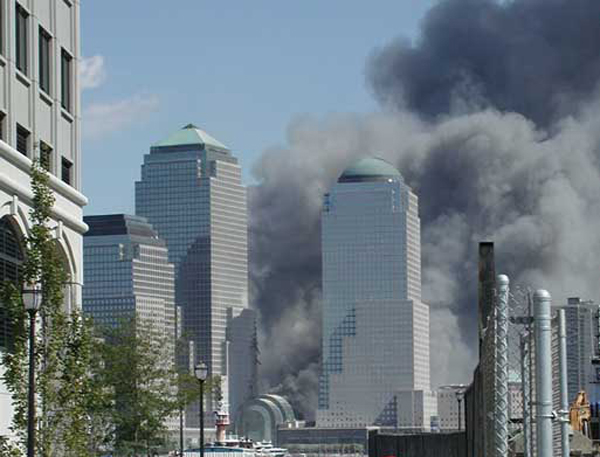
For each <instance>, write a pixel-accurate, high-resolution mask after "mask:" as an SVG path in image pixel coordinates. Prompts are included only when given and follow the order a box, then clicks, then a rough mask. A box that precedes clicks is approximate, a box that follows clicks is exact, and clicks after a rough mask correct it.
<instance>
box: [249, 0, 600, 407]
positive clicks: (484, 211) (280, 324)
mask: <svg viewBox="0 0 600 457" xmlns="http://www.w3.org/2000/svg"><path fill="white" fill-rule="evenodd" d="M599 13H600V2H598V1H597V0H589V1H588V0H543V1H541V0H540V1H538V0H518V1H513V2H504V3H497V2H493V1H491V0H479V1H476V0H446V1H442V2H440V3H439V4H438V5H437V6H435V7H434V8H432V10H431V11H430V12H429V13H428V15H427V16H426V18H425V20H424V23H423V29H422V36H421V37H420V39H419V40H418V41H417V43H416V44H415V45H411V44H408V43H407V42H395V43H393V44H391V45H390V46H388V47H387V48H385V49H383V50H380V51H378V52H377V53H376V55H375V56H374V57H373V58H372V59H371V60H370V62H369V66H368V75H369V81H370V83H371V85H372V87H373V89H374V91H375V93H376V95H377V97H378V98H379V99H380V100H381V101H382V102H383V106H384V108H385V109H386V110H389V108H392V110H391V111H386V112H384V113H380V114H373V115H364V116H358V115H348V116H332V117H328V118H326V119H313V118H309V117H305V118H301V119H296V120H294V121H292V122H291V124H290V127H289V132H288V141H287V142H288V144H287V145H286V146H285V147H279V148H272V149H270V150H268V151H266V152H265V153H264V154H263V156H262V158H261V160H260V161H259V163H258V164H257V165H256V167H255V169H254V174H255V177H256V178H257V180H258V184H257V185H256V186H255V187H253V188H252V189H251V193H250V215H251V235H250V243H251V274H252V278H251V279H252V297H253V302H254V304H255V306H256V307H257V308H258V309H259V310H260V312H261V318H262V334H261V335H262V337H261V349H262V363H263V365H262V370H261V373H262V376H263V381H264V383H265V388H268V389H274V390H276V391H278V392H280V393H283V394H285V395H287V396H289V397H290V399H291V400H292V401H293V403H294V405H295V406H296V408H297V409H299V410H300V411H301V412H303V413H304V415H305V416H306V417H308V418H310V417H312V414H314V408H315V404H316V403H315V399H316V380H317V370H318V363H319V356H320V350H319V344H320V309H321V283H320V279H321V265H320V207H321V196H322V194H323V193H324V192H326V191H327V189H328V188H329V187H330V186H331V185H332V184H333V183H334V182H335V180H336V178H337V177H338V175H339V174H340V173H341V172H342V171H343V169H344V168H345V167H347V166H348V165H349V164H350V163H352V161H353V160H355V159H356V158H358V157H361V156H364V155H380V156H382V157H383V158H385V159H387V160H389V161H391V162H392V163H394V164H396V165H397V166H398V169H399V170H400V171H401V173H402V174H403V175H404V177H405V179H406V181H407V182H408V183H409V185H411V186H412V187H413V189H414V190H415V192H416V193H417V195H418V196H419V203H420V209H421V223H422V243H423V246H422V256H423V288H424V299H425V301H427V302H428V303H430V305H431V320H432V324H431V325H432V336H433V338H432V379H433V384H434V385H439V384H443V383H448V382H468V380H469V379H470V376H471V369H472V367H473V365H474V362H475V360H474V354H475V352H474V351H473V348H474V347H475V331H476V326H475V319H476V311H475V310H476V304H475V297H476V277H477V274H476V261H477V259H476V247H477V242H478V241H480V240H494V241H495V242H496V245H497V251H498V252H499V254H500V258H499V269H500V270H501V271H502V272H505V273H507V274H509V275H510V276H511V278H512V279H513V281H514V282H519V283H522V284H527V285H531V286H532V287H535V288H537V287H544V288H548V289H550V291H551V292H552V293H553V295H554V296H555V298H556V300H557V301H559V302H560V301H562V300H564V299H565V297H567V296H576V295H580V296H582V297H586V298H595V299H600V285H599V282H598V281H597V276H598V271H599V269H600V256H599V255H598V253H599V252H600V232H599V231H598V230H597V229H596V227H598V224H599V223H600V199H599V198H598V195H600V170H599V163H600V118H599V116H598V115H599V114H600V98H599V97H598V96H597V84H598V80H599V78H600V70H599V68H600V67H599V65H600V46H598V47H595V43H597V42H598V41H599V40H598V39H599V38H600V22H598V21H597V18H598V17H600V14H599Z"/></svg>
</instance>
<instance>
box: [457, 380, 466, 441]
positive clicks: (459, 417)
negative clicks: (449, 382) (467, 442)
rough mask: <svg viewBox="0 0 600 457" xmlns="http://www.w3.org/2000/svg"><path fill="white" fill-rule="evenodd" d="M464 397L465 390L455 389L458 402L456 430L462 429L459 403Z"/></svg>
mask: <svg viewBox="0 0 600 457" xmlns="http://www.w3.org/2000/svg"><path fill="white" fill-rule="evenodd" d="M464 397H465V391H464V390H463V389H459V390H457V391H456V401H457V402H458V430H459V431H460V430H462V407H461V403H462V401H463V398H464Z"/></svg>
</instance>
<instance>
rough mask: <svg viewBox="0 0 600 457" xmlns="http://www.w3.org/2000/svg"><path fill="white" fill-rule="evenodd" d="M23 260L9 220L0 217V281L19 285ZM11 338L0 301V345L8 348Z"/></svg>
mask: <svg viewBox="0 0 600 457" xmlns="http://www.w3.org/2000/svg"><path fill="white" fill-rule="evenodd" d="M23 260H24V256H23V250H22V249H21V243H20V242H19V236H18V235H17V232H16V231H15V229H14V228H13V224H12V223H11V222H10V220H9V219H8V218H7V217H4V218H2V219H0V283H2V284H4V283H5V282H6V281H9V282H12V283H13V284H14V285H15V286H17V287H19V280H20V278H21V273H22V265H23ZM11 340H12V325H11V320H10V319H9V316H8V315H7V313H6V309H4V306H3V305H2V303H0V347H3V348H9V347H10V343H11Z"/></svg>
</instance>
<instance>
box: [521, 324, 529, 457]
mask: <svg viewBox="0 0 600 457" xmlns="http://www.w3.org/2000/svg"><path fill="white" fill-rule="evenodd" d="M528 338H529V337H528V336H525V335H523V334H521V388H522V390H523V456H524V457H531V444H530V442H531V415H530V410H529V408H530V406H529V405H530V403H531V396H530V394H531V391H530V387H529V383H530V382H531V374H530V372H529V341H527V340H528Z"/></svg>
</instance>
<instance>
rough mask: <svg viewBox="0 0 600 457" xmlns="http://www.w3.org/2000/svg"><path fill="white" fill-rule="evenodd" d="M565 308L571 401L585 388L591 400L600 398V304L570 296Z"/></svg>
mask: <svg viewBox="0 0 600 457" xmlns="http://www.w3.org/2000/svg"><path fill="white" fill-rule="evenodd" d="M564 310H565V321H566V324H567V386H568V390H569V403H572V402H573V401H575V399H576V397H577V394H578V393H579V391H581V390H585V391H586V393H587V394H588V399H589V400H590V401H591V402H600V388H599V386H600V364H598V365H595V364H593V363H592V360H594V359H596V358H598V357H600V340H599V335H600V305H598V304H596V303H594V302H593V301H583V300H581V299H580V298H578V297H573V298H569V299H568V301H567V306H565V307H564Z"/></svg>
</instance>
